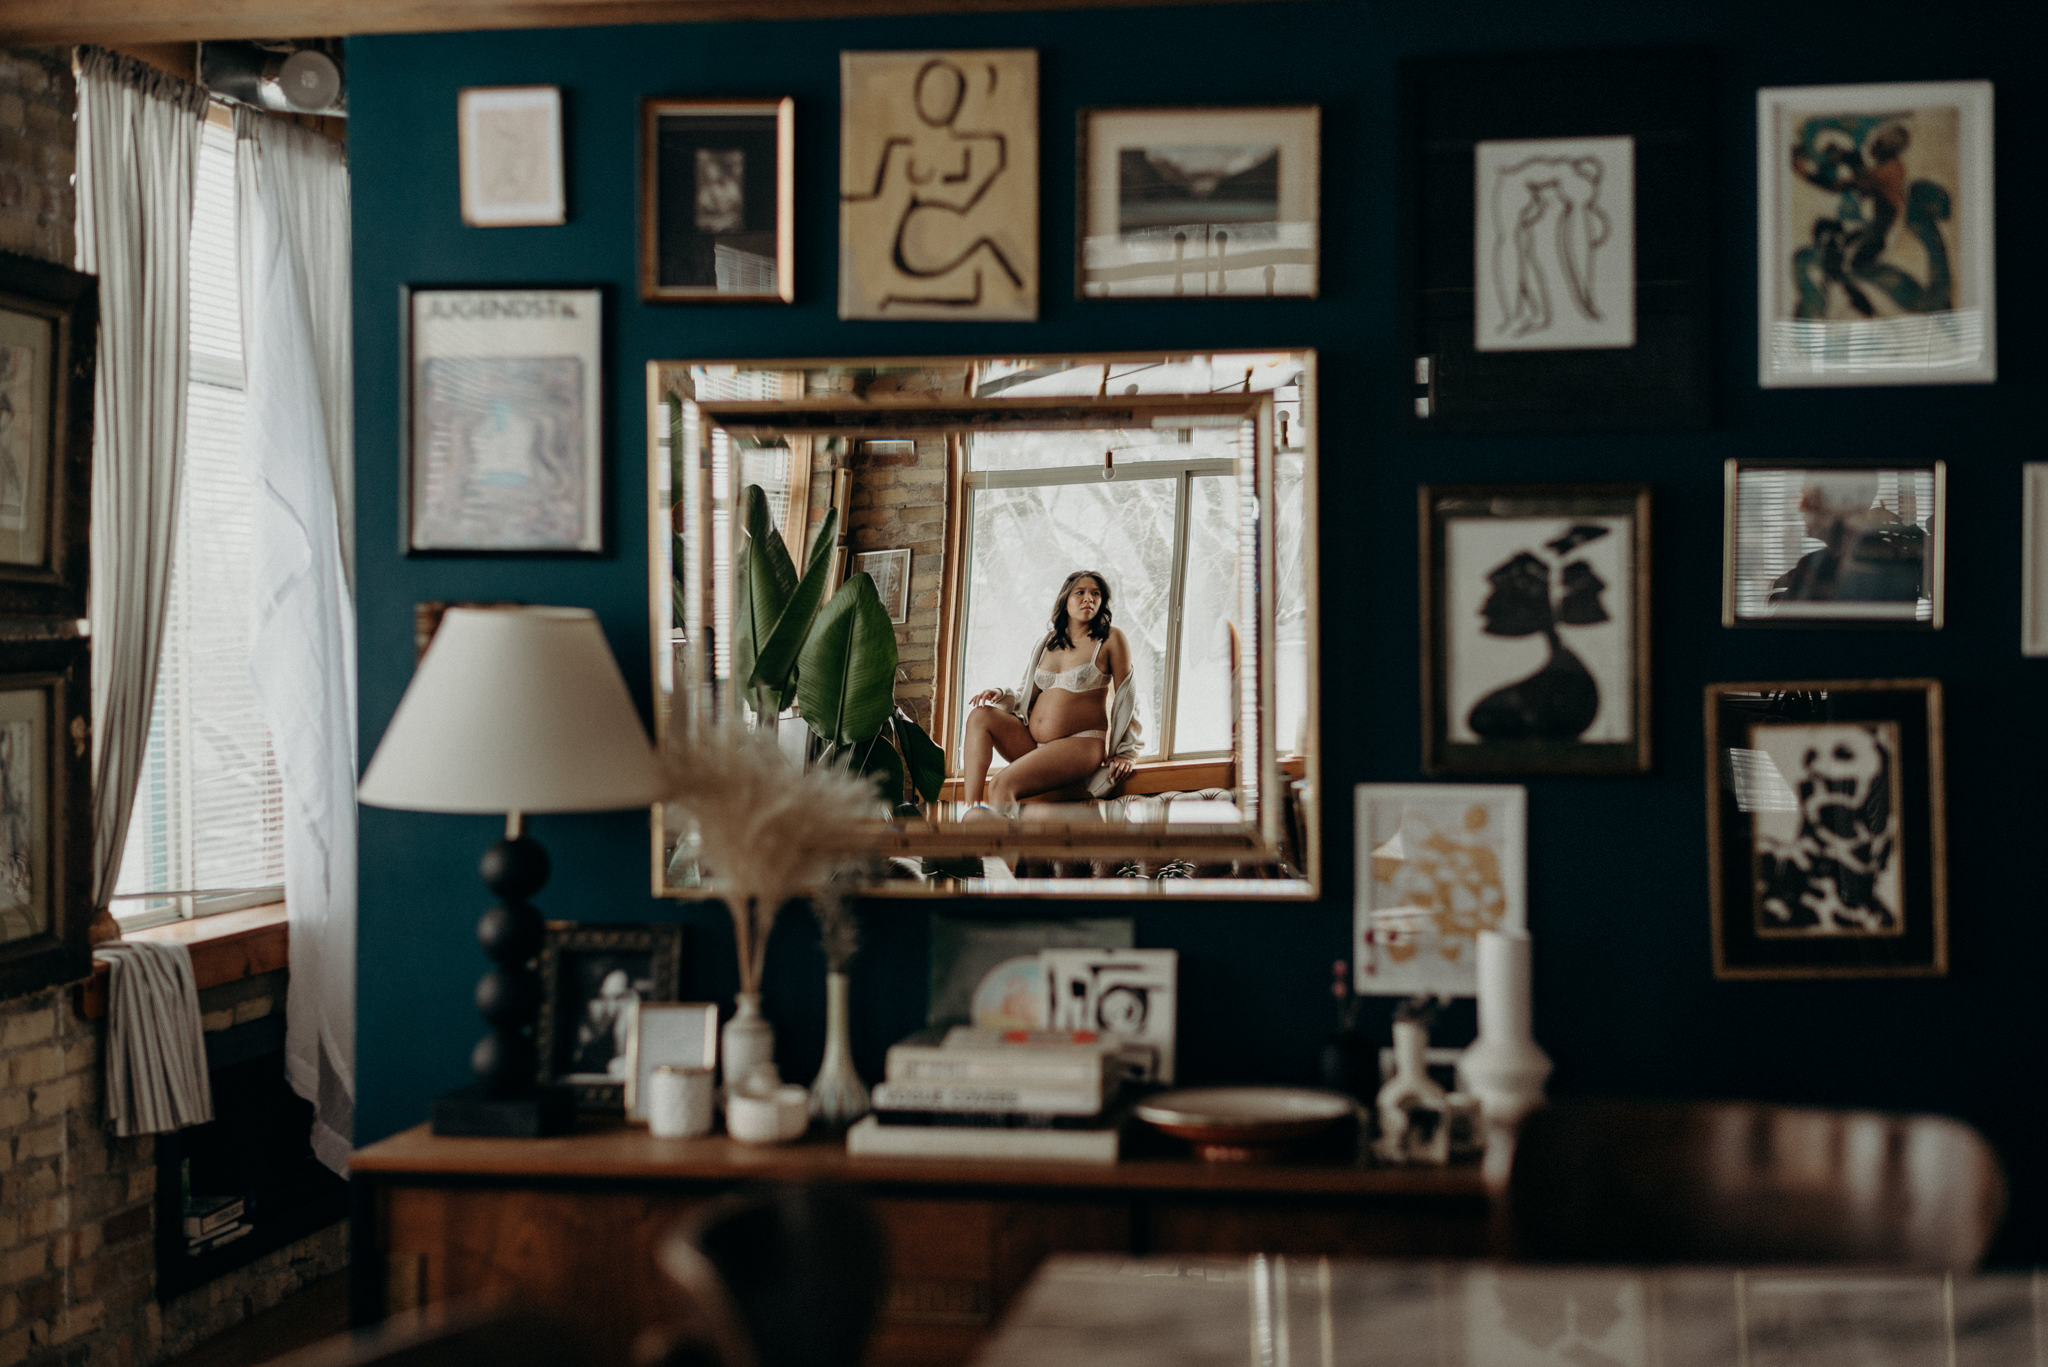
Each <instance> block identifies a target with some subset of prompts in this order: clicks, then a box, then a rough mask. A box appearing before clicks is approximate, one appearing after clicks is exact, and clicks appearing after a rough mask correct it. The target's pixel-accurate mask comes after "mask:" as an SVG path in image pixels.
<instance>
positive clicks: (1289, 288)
mask: <svg viewBox="0 0 2048 1367" xmlns="http://www.w3.org/2000/svg"><path fill="white" fill-rule="evenodd" d="M1321 129H1322V115H1321V111H1320V110H1319V109H1317V108H1316V107H1315V106H1314V105H1300V106H1289V107H1274V108H1252V107H1247V108H1237V109H1213V108H1195V109H1092V110H1084V111H1083V112H1082V114H1081V146H1080V182H1081V183H1080V194H1079V197H1078V204H1079V219H1080V224H1079V240H1078V248H1077V253H1076V260H1077V262H1078V268H1077V269H1076V271H1075V273H1074V281H1075V289H1076V292H1077V293H1078V294H1079V296H1080V297H1081V298H1084V299H1114V298H1123V299H1205V298H1206V299H1270V298H1280V297H1291V298H1301V299H1313V298H1315V297H1316V292H1317V289H1318V287H1319V284H1320V279H1319V270H1318V267H1319V264H1320V259H1321V229H1322V207H1321V206H1322V189H1321V174H1322V171H1321V162H1322V148H1321Z"/></svg>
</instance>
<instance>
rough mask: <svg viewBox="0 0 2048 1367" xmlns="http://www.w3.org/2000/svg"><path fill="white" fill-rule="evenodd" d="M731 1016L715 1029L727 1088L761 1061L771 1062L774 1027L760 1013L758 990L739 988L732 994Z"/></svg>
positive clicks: (742, 1078) (736, 1083)
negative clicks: (717, 1030) (717, 1034)
mask: <svg viewBox="0 0 2048 1367" xmlns="http://www.w3.org/2000/svg"><path fill="white" fill-rule="evenodd" d="M733 1001H734V1003H735V1009H734V1011H733V1013H732V1019H731V1020H729V1021H727V1022H726V1023H725V1029H724V1030H723V1031H721V1032H720V1033H719V1039H718V1060H719V1066H720V1067H721V1068H723V1069H724V1070H725V1087H726V1090H727V1091H728V1092H730V1091H731V1090H732V1089H733V1088H734V1087H737V1086H739V1085H740V1084H741V1083H743V1082H745V1081H746V1080H747V1075H748V1074H750V1073H752V1072H753V1071H754V1069H755V1068H756V1067H758V1066H760V1065H761V1064H763V1063H767V1064H773V1063H774V1062H775V1027H774V1026H772V1025H770V1024H769V1023H768V1018H767V1017H766V1016H763V1015H762V1014H761V994H760V993H759V992H742V993H740V994H739V995H738V996H736V997H734V998H733Z"/></svg>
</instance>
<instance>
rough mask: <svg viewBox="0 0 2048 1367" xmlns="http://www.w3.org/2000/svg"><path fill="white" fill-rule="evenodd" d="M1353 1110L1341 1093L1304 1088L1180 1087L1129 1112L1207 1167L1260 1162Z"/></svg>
mask: <svg viewBox="0 0 2048 1367" xmlns="http://www.w3.org/2000/svg"><path fill="white" fill-rule="evenodd" d="M1353 1106H1354V1103H1353V1102H1352V1100H1351V1098H1350V1097H1348V1096H1345V1095H1343V1094H1342V1093H1340V1092H1320V1091H1316V1090H1314V1089H1312V1088H1308V1087H1183V1088H1181V1089H1179V1090H1177V1091H1171V1092H1161V1093H1160V1094H1159V1095H1157V1096H1154V1097H1148V1098H1147V1099H1146V1100H1144V1101H1142V1102H1140V1103H1139V1104H1138V1106H1137V1107H1136V1108H1135V1109H1134V1112H1133V1113H1134V1114H1135V1115H1136V1116H1137V1117H1138V1119H1140V1120H1142V1121H1144V1122H1145V1123H1146V1124H1148V1125H1151V1126H1153V1127H1154V1128H1156V1129H1160V1130H1164V1131H1165V1132H1166V1133H1167V1134H1170V1135H1172V1136H1174V1137H1175V1138H1176V1139H1185V1140H1187V1141H1188V1143H1190V1144H1192V1145H1194V1149H1195V1154H1196V1156H1197V1157H1200V1158H1204V1159H1207V1160H1208V1161H1209V1162H1211V1163H1264V1162H1270V1161H1272V1160H1273V1159H1275V1158H1277V1157H1279V1156H1280V1153H1281V1151H1282V1150H1284V1149H1285V1148H1286V1147H1287V1146H1288V1145H1289V1144H1292V1143H1294V1142H1296V1141H1297V1140H1302V1139H1307V1138H1309V1137H1310V1136H1312V1135H1317V1134H1321V1133H1322V1132H1323V1131H1324V1130H1327V1129H1329V1128H1330V1127H1331V1126H1332V1125H1334V1124H1336V1123H1337V1122H1338V1121H1340V1120H1343V1119H1344V1118H1346V1117H1347V1116H1349V1115H1351V1114H1352V1111H1353Z"/></svg>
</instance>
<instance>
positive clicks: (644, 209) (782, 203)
mask: <svg viewBox="0 0 2048 1367" xmlns="http://www.w3.org/2000/svg"><path fill="white" fill-rule="evenodd" d="M795 205H796V101H795V100H794V99H792V98H789V97H786V96H785V97H784V98H782V99H766V100H642V101H641V102H640V297H641V299H643V300H644V301H646V302H648V303H651V304H652V303H772V304H793V303H795V302H796V227H795V223H796V210H795Z"/></svg>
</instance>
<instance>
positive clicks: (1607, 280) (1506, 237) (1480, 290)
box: [1472, 138, 1636, 351]
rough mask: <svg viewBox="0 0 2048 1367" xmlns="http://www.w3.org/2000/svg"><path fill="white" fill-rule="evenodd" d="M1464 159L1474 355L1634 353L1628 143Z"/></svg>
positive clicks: (1579, 141)
mask: <svg viewBox="0 0 2048 1367" xmlns="http://www.w3.org/2000/svg"><path fill="white" fill-rule="evenodd" d="M1474 163H1475V175H1476V177H1477V181H1476V184H1475V186H1474V190H1475V193H1476V200H1475V203H1474V212H1473V225H1472V240H1473V244H1474V260H1473V271H1474V282H1475V285H1476V293H1477V297H1478V307H1477V310H1476V314H1477V320H1478V321H1477V323H1476V325H1475V333H1474V337H1473V345H1474V346H1475V348H1476V349H1478V350H1480V351H1572V350H1580V349H1590V348H1597V347H1632V346H1634V345H1635V341H1636V327H1635V234H1636V219H1635V140H1634V139H1633V138H1541V139H1529V140H1519V141H1503V142H1482V143H1479V144H1478V146H1477V148H1476V150H1475V154H1474Z"/></svg>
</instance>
